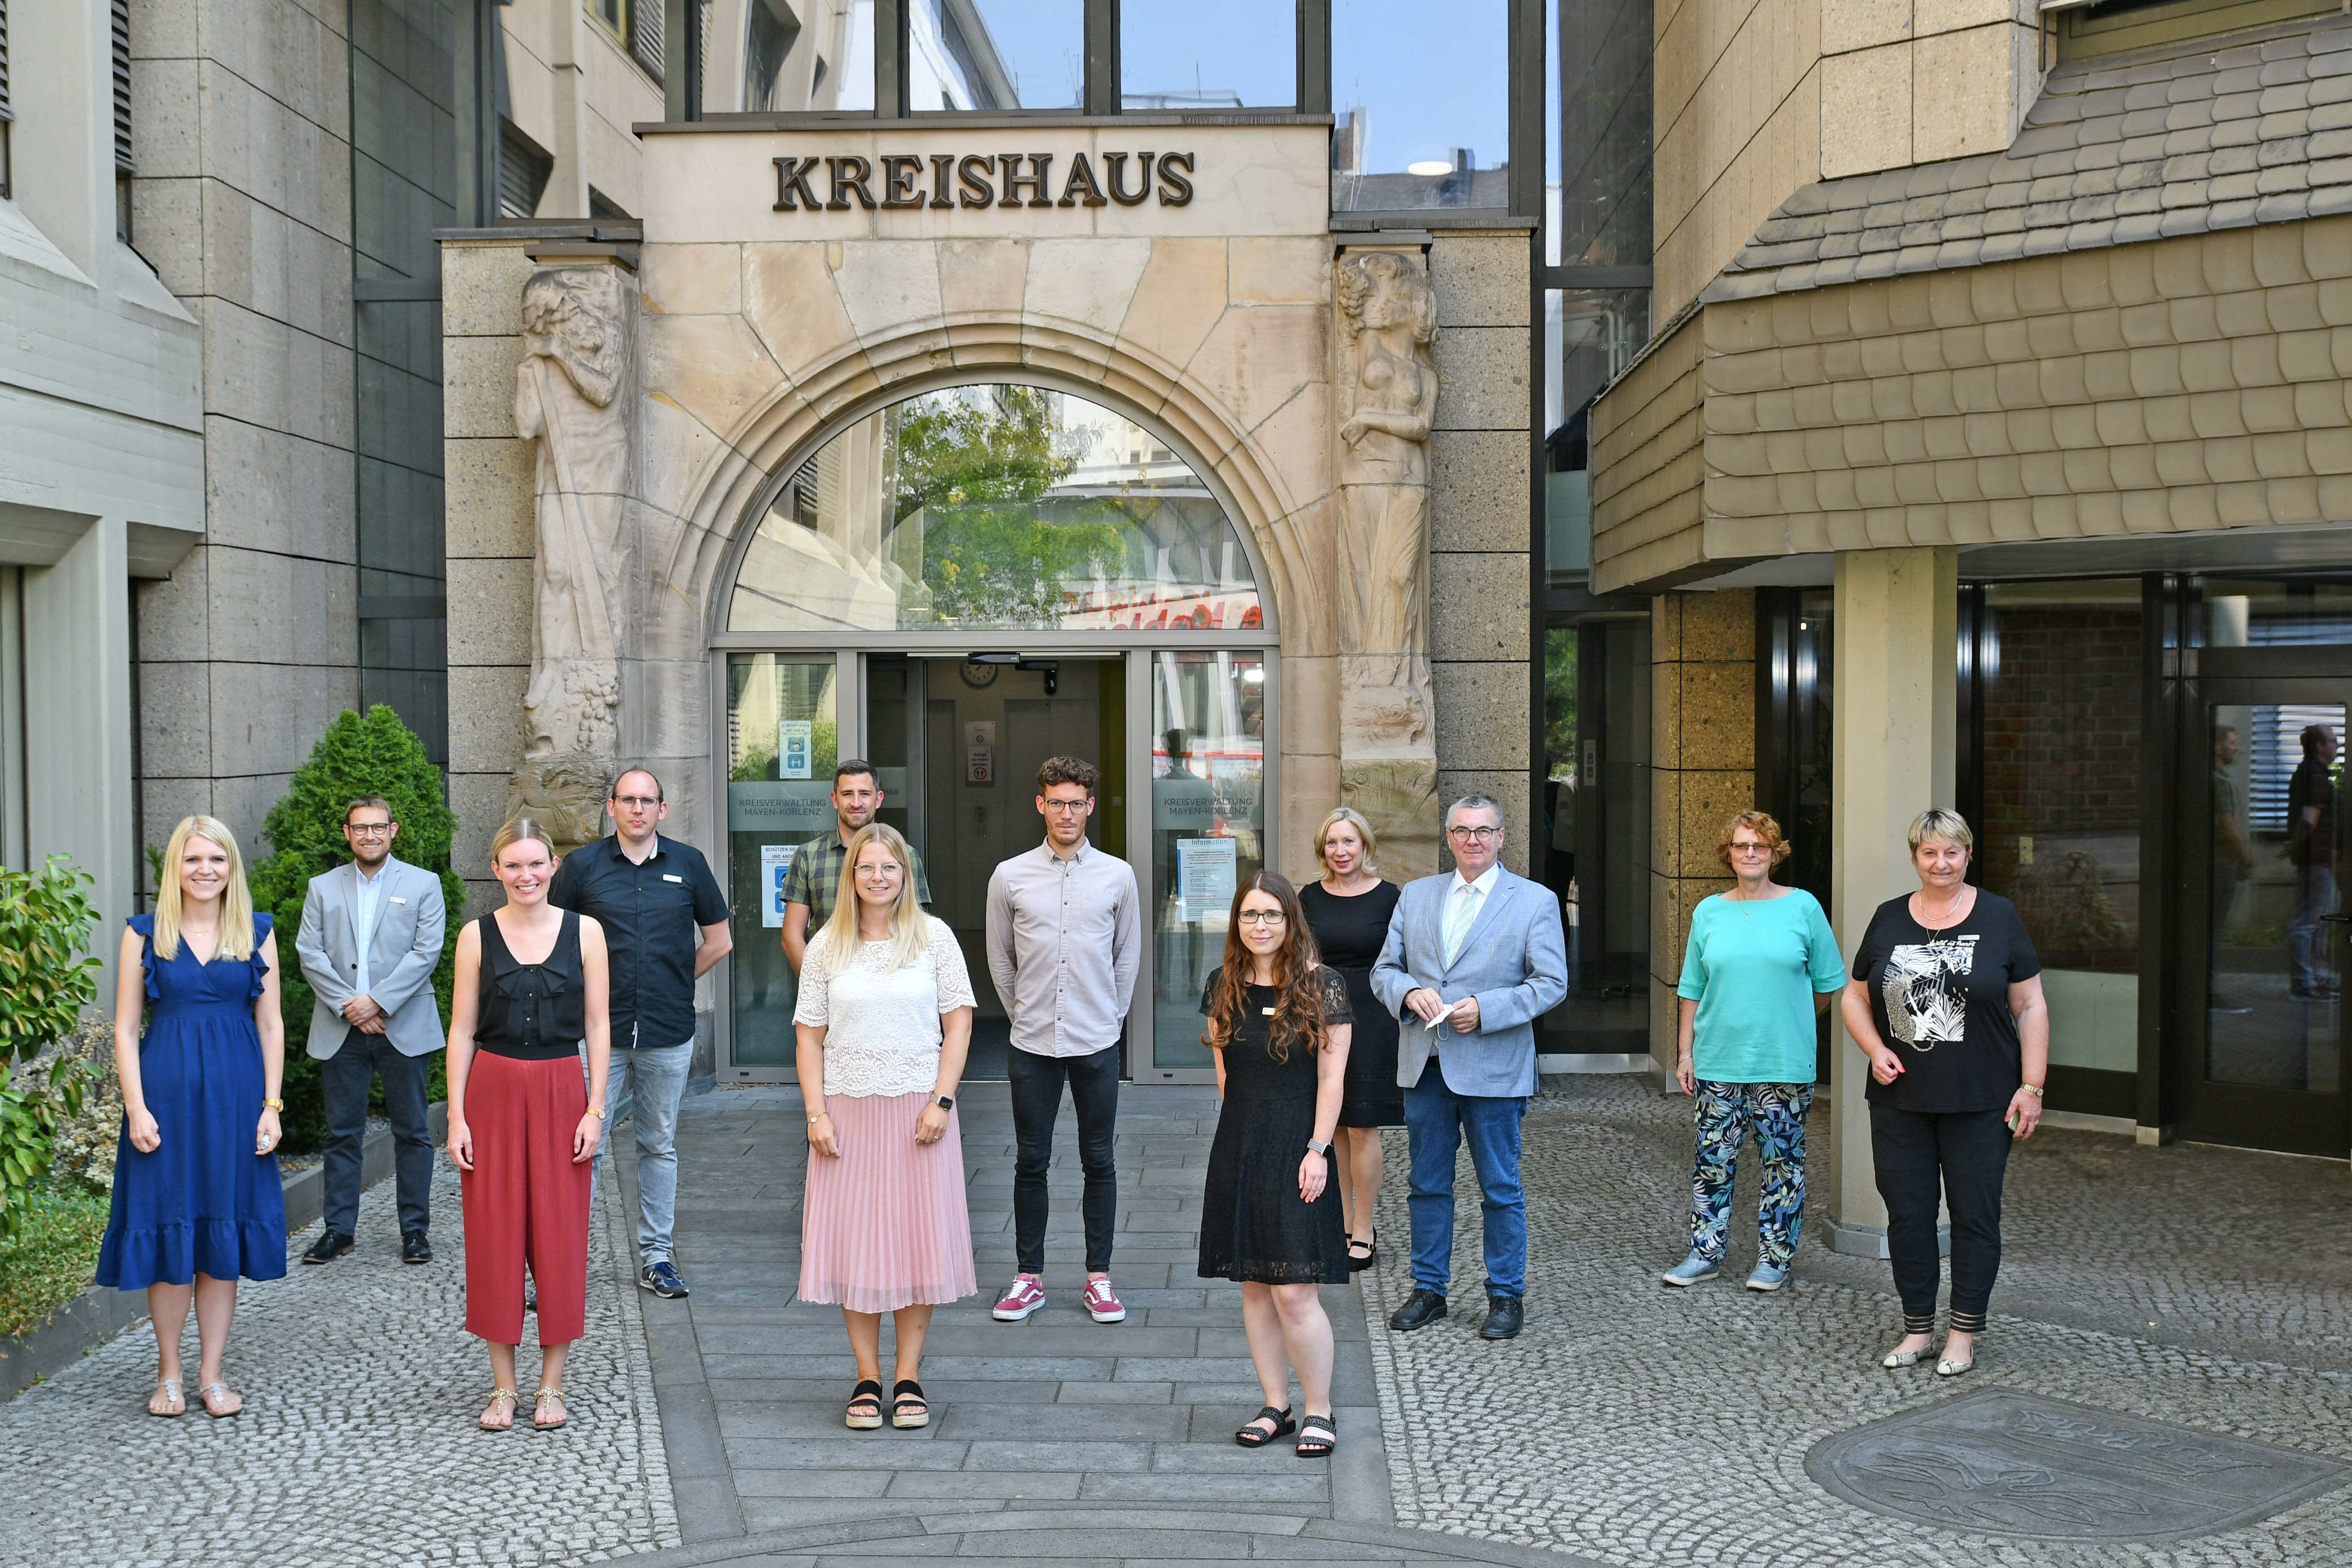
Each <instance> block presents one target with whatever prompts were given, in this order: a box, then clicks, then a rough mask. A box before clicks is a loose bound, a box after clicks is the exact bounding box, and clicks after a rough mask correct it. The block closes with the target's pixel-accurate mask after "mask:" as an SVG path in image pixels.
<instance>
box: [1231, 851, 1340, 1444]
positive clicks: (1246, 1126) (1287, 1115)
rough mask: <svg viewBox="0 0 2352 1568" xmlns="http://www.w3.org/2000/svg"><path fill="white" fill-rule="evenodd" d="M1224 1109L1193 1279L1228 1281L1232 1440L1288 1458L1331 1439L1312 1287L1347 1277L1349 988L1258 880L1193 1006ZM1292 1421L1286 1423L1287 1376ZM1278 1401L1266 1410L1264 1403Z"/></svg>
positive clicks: (1334, 1439) (1303, 926)
mask: <svg viewBox="0 0 2352 1568" xmlns="http://www.w3.org/2000/svg"><path fill="white" fill-rule="evenodd" d="M1201 1011H1202V1013H1203V1014H1204V1015H1206V1016H1207V1017H1208V1020H1209V1026H1208V1031H1207V1033H1206V1034H1204V1035H1203V1036H1202V1040H1203V1041H1204V1042H1205V1043H1206V1044H1207V1045H1208V1046H1209V1047H1210V1048H1211V1049H1212V1050H1213V1051H1214V1052H1215V1053H1216V1058H1217V1091H1218V1093H1219V1094H1220V1095H1222V1096H1223V1100H1224V1106H1223V1110H1222V1111H1221V1112H1220V1113H1219V1115H1218V1117H1217V1138H1216V1142H1215V1143H1214V1144H1213V1145H1212V1146H1211V1148H1210V1150H1209V1180H1208V1190H1207V1193H1206V1194H1205V1196H1204V1197H1203V1199H1202V1208H1201V1276H1202V1279H1235V1280H1239V1281H1240V1282H1241V1287H1242V1322H1243V1325H1244V1328H1246V1329H1247V1331H1248V1332H1249V1345H1250V1360H1251V1361H1252V1362H1253V1363H1255V1364H1256V1367H1257V1378H1258V1383H1259V1384H1260V1385H1261V1386H1262V1387H1263V1389H1264V1391H1265V1409H1263V1410H1261V1411H1259V1412H1258V1413H1257V1415H1255V1417H1254V1418H1253V1419H1252V1420H1251V1421H1250V1422H1249V1423H1248V1424H1247V1425H1246V1426H1243V1427H1242V1429H1241V1430H1240V1431H1238V1432H1235V1433H1234V1441H1235V1442H1237V1443H1239V1444H1241V1445H1242V1446H1243V1447H1245V1448H1260V1447H1265V1445H1267V1444H1268V1443H1271V1442H1272V1441H1274V1439H1276V1437H1280V1436H1286V1435H1287V1434H1288V1433H1290V1432H1291V1431H1293V1430H1296V1431H1297V1433H1298V1446H1297V1452H1298V1455H1299V1457H1300V1458H1308V1459H1319V1458H1325V1457H1327V1456H1328V1454H1329V1453H1330V1452H1331V1450H1332V1448H1333V1447H1334V1446H1335V1445H1336V1444H1337V1443H1338V1442H1339V1428H1338V1427H1336V1426H1333V1424H1332V1421H1331V1321H1330V1320H1329V1319H1328V1318H1327V1317H1325V1316H1324V1315H1323V1301H1322V1298H1321V1297H1320V1295H1319V1294H1318V1291H1317V1287H1318V1285H1326V1284H1329V1285H1338V1284H1342V1283H1345V1282H1346V1280H1347V1279H1348V1229H1347V1222H1346V1219H1345V1217H1344V1216H1343V1215H1341V1213H1340V1205H1339V1192H1338V1190H1337V1187H1336V1185H1335V1184H1334V1183H1333V1182H1332V1179H1331V1137H1332V1134H1333V1133H1334V1132H1335V1131H1337V1130H1338V1128H1339V1100H1340V1095H1341V1092H1342V1086H1343V1085H1344V1083H1345V1081H1346V1078H1347V1071H1348V1037H1349V1029H1350V1026H1351V1023H1352V1016H1351V1014H1350V1013H1349V1007H1348V984H1347V982H1346V981H1345V980H1343V979H1342V978H1341V977H1340V976H1339V973H1338V972H1337V971H1335V970H1331V969H1327V968H1325V967H1324V966H1323V965H1322V964H1321V963H1318V962H1317V959H1316V953H1315V939H1314V937H1313V936H1312V935H1310V934H1309V933H1308V931H1307V921H1306V917H1305V916H1303V915H1302V914H1301V913H1300V912H1299V908H1298V894H1297V890H1296V889H1293V888H1292V887H1291V885H1290V883H1289V881H1288V880H1287V879H1284V878H1282V877H1279V876H1276V874H1275V873H1273V872H1271V871H1259V872H1256V873H1255V874H1253V875H1252V876H1251V877H1249V878H1248V879H1246V880H1245V881H1244V882H1243V884H1242V887H1241V891H1240V892H1239V893H1237V894H1236V895H1234V908H1233V921H1232V923H1231V924H1230V925H1229V926H1228V927H1227V928H1226V932H1225V957H1224V963H1223V965H1222V966H1220V967H1219V968H1218V970H1217V971H1216V973H1213V974H1212V975H1210V976H1209V984H1208V989H1207V990H1206V991H1204V992H1203V993H1202V996H1201ZM1294 1368H1295V1369H1296V1370H1297V1373H1298V1391H1299V1394H1300V1402H1301V1404H1303V1405H1305V1406H1306V1409H1305V1412H1304V1414H1303V1415H1302V1416H1301V1417H1300V1419H1299V1420H1298V1422H1297V1425H1296V1426H1295V1427H1294V1426H1293V1423H1292V1421H1291V1414H1290V1406H1289V1404H1288V1400H1289V1394H1290V1374H1291V1372H1292V1370H1293V1369H1294ZM1277 1399H1280V1400H1283V1401H1284V1404H1282V1405H1279V1406H1277V1405H1276V1404H1275V1403H1274V1402H1275V1401H1276V1400H1277Z"/></svg>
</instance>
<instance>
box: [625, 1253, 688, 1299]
mask: <svg viewBox="0 0 2352 1568" xmlns="http://www.w3.org/2000/svg"><path fill="white" fill-rule="evenodd" d="M637 1289H640V1290H650V1291H652V1292H653V1293H654V1294H655V1295H656V1296H659V1297H661V1298H662V1299H663V1300H671V1301H674V1300H677V1298H678V1297H680V1296H683V1295H685V1294H686V1281H685V1280H683V1279H679V1278H678V1277H677V1269H676V1268H672V1267H671V1266H670V1261H669V1259H668V1258H663V1259H662V1260H661V1261H660V1262H658V1263H648V1264H646V1266H645V1267H644V1268H640V1269H638V1270H637Z"/></svg>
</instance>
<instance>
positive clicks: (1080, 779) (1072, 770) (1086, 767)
mask: <svg viewBox="0 0 2352 1568" xmlns="http://www.w3.org/2000/svg"><path fill="white" fill-rule="evenodd" d="M1101 782H1102V770H1101V769H1099V768H1097V767H1096V766H1095V765H1094V763H1090V762H1088V761H1087V760H1086V759H1085V758H1084V757H1047V758H1046V759H1045V762H1044V763H1042V764H1040V765H1039V767H1038V769H1037V793H1038V794H1039V795H1044V794H1045V792H1046V791H1047V790H1049V789H1051V788H1053V787H1054V785H1055V784H1076V785H1077V786H1078V787H1079V788H1080V789H1082V790H1084V791H1086V792H1087V795H1093V794H1094V793H1095V785H1096V784H1099V783H1101Z"/></svg>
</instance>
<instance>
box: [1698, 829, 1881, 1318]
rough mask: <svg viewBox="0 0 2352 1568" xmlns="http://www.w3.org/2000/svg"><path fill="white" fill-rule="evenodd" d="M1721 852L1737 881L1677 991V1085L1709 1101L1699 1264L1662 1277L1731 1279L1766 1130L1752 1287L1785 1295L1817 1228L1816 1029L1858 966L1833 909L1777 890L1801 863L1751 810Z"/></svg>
mask: <svg viewBox="0 0 2352 1568" xmlns="http://www.w3.org/2000/svg"><path fill="white" fill-rule="evenodd" d="M1715 853H1716V857H1717V858H1718V859H1720V860H1721V861H1722V862H1723V863H1724V865H1726V866H1727V867H1728V868H1730V870H1731V873H1732V875H1733V876H1734V877H1736V878H1737V879H1738V881H1737V883H1736V884H1735V885H1734V886H1733V888H1732V889H1731V890H1730V891H1729V892H1727V893H1717V894H1715V895H1713V896H1712V897H1710V898H1706V899H1702V900H1699V905H1698V908H1696V910H1692V911H1691V929H1690V941H1689V942H1688V943H1687V944H1686V945H1685V948H1684V951H1683V976H1682V983H1681V984H1680V985H1678V986H1677V987H1676V988H1675V994H1676V995H1678V996H1679V997H1681V999H1682V1022H1681V1045H1682V1050H1681V1056H1680V1059H1679V1060H1678V1061H1677V1062H1676V1063H1675V1082H1676V1083H1679V1084H1681V1085H1682V1088H1683V1092H1684V1093H1685V1094H1688V1095H1695V1096H1696V1098H1697V1101H1698V1105H1697V1110H1698V1155H1697V1158H1696V1161H1694V1162H1693V1165H1692V1170H1691V1215H1690V1256H1689V1257H1688V1258H1684V1259H1683V1260H1682V1261H1681V1262H1680V1263H1678V1264H1676V1265H1675V1267H1673V1268H1669V1269H1667V1270H1666V1271H1665V1273H1664V1274H1663V1275H1661V1276H1660V1277H1659V1278H1660V1279H1664V1281H1665V1283H1667V1284H1669V1285H1696V1284H1697V1283H1698V1282H1699V1281H1700V1280H1702V1279H1714V1278H1715V1277H1716V1276H1717V1274H1718V1273H1720V1272H1721V1270H1722V1266H1723V1252H1724V1243H1725V1239H1726V1232H1727V1229H1728V1227H1729V1225H1730V1220H1731V1191H1732V1178H1733V1175H1734V1173H1735V1172H1736V1171H1737V1170H1738V1163H1739V1145H1740V1144H1741V1142H1744V1141H1745V1140H1746V1138H1747V1136H1748V1131H1749V1130H1750V1129H1753V1130H1754V1131H1755V1134H1756V1155H1757V1158H1758V1159H1759V1160H1761V1161H1762V1162H1763V1163H1764V1193H1763V1197H1762V1200H1761V1202H1760V1203H1759V1205H1758V1208H1757V1215H1756V1228H1757V1244H1756V1267H1755V1268H1754V1270H1752V1271H1751V1272H1750V1273H1749V1274H1748V1289H1750V1290H1778V1289H1780V1287H1781V1285H1782V1284H1783V1283H1784V1282H1786V1280H1787V1279H1788V1278H1789V1263H1790V1259H1791V1258H1794V1257H1795V1256H1796V1253H1797V1234H1798V1229H1799V1226H1801V1223H1802V1221H1803V1219H1804V1217H1805V1113H1806V1111H1808V1110H1811V1108H1812V1103H1813V1071H1814V1067H1815V1063H1816V1060H1817V1057H1818V1053H1817V1051H1816V1049H1815V1047H1814V1044H1813V1042H1814V1034H1815V1029H1814V1023H1813V1020H1814V1017H1815V1016H1817V1015H1818V1014H1821V1013H1824V1012H1827V1011H1828V1010H1829V1005H1830V1003H1831V1001H1832V999H1833V998H1834V997H1835V996H1836V995H1837V994H1838V993H1839V992H1840V991H1842V990H1843V989H1844V988H1845V964H1844V963H1843V960H1841V959H1840V958H1839V956H1838V945H1837V937H1836V935H1835V933H1833V932H1832V931H1831V930H1830V922H1829V917H1828V916H1827V915H1824V914H1823V913H1822V906H1821V902H1820V900H1816V899H1815V898H1814V897H1813V896H1812V894H1811V893H1809V892H1807V891H1805V890H1804V889H1802V888H1784V887H1782V886H1781V885H1780V883H1778V882H1776V881H1774V880H1773V879H1772V868H1774V867H1776V866H1778V865H1780V862H1781V861H1783V860H1785V859H1787V858H1789V842H1788V840H1787V839H1785V838H1783V837H1780V824H1779V823H1777V822H1775V821H1773V820H1772V818H1771V817H1769V816H1766V815H1765V814H1764V813H1762V812H1760V811H1743V812H1741V813H1739V814H1738V816H1734V817H1733V818H1732V819H1731V820H1730V821H1729V822H1727V823H1726V824H1725V825H1724V828H1723V832H1722V834H1721V835H1720V836H1719V837H1717V840H1716V846H1715Z"/></svg>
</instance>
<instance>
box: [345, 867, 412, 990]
mask: <svg viewBox="0 0 2352 1568" xmlns="http://www.w3.org/2000/svg"><path fill="white" fill-rule="evenodd" d="M358 875H359V874H358V873H357V872H356V871H354V872H353V873H352V879H353V884H354V886H353V889H352V890H353V891H354V892H356V891H357V890H358V889H357V885H356V884H357V880H358ZM407 880H408V866H407V864H406V863H405V862H404V861H402V860H399V859H396V858H390V857H387V858H385V860H384V863H383V873H382V874H381V875H380V876H379V877H378V878H377V881H378V882H380V883H381V884H382V886H381V887H380V888H378V889H377V891H376V896H375V924H374V925H373V926H371V927H370V928H369V929H368V977H369V978H370V979H373V978H375V977H376V976H377V975H380V974H389V973H392V969H393V965H394V964H396V963H399V962H400V959H401V955H400V954H399V953H397V952H390V953H388V952H384V951H383V933H384V931H386V929H388V928H389V927H390V926H391V924H392V900H393V899H394V896H395V895H397V896H398V897H401V898H406V897H408V889H407V888H406V886H405V885H404V884H405V883H406V882H407Z"/></svg>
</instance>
